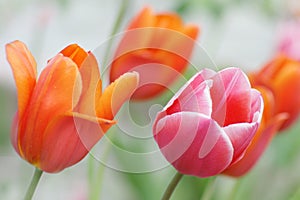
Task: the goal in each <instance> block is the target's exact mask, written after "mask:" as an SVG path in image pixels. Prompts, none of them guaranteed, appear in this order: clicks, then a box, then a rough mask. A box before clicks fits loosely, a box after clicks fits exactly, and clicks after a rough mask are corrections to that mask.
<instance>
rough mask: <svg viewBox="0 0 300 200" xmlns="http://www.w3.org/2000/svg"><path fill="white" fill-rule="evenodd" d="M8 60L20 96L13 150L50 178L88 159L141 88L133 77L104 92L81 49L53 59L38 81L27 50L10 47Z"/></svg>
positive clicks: (94, 65)
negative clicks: (48, 173) (131, 96)
mask: <svg viewBox="0 0 300 200" xmlns="http://www.w3.org/2000/svg"><path fill="white" fill-rule="evenodd" d="M6 54H7V60H8V62H9V63H10V66H11V68H12V71H13V75H14V79H15V82H16V86H17V93H18V111H17V113H16V115H15V117H14V120H13V124H12V133H11V140H12V143H13V146H14V148H15V150H16V151H17V153H18V154H19V155H20V156H21V157H22V158H24V159H25V160H27V161H28V162H29V163H31V164H33V165H35V166H36V167H37V168H39V169H41V170H43V171H46V172H50V173H53V172H59V171H61V170H63V169H65V168H66V167H69V166H72V165H74V164H76V163H77V162H79V161H80V160H81V159H82V158H84V156H85V155H86V154H87V153H88V151H89V150H90V149H91V148H92V147H93V146H94V145H95V144H96V142H97V141H98V140H99V139H100V138H101V137H102V135H103V134H104V133H105V132H106V131H107V130H108V129H109V128H110V127H111V126H112V125H113V124H115V123H116V122H115V121H114V120H113V118H114V115H115V114H116V112H117V111H118V109H119V108H120V107H121V105H122V104H123V102H124V101H126V100H127V99H128V98H129V97H130V95H131V94H132V93H133V92H134V90H135V88H136V87H137V85H138V75H137V73H135V72H132V73H127V74H124V75H123V76H121V77H120V78H119V79H117V80H116V81H115V82H114V83H112V84H111V85H109V86H108V87H107V88H106V89H105V90H104V91H103V92H102V84H101V79H100V73H99V69H98V64H97V61H96V58H95V57H94V55H93V54H92V53H91V52H86V51H84V50H83V49H82V48H81V47H79V46H78V45H76V44H73V45H69V46H68V47H66V48H65V49H63V50H62V51H61V52H60V53H59V54H57V55H56V56H55V57H54V58H52V59H50V60H49V62H48V63H47V66H46V68H45V69H43V71H42V72H41V74H40V76H39V78H37V70H36V62H35V60H34V58H33V56H32V55H31V53H30V51H29V50H28V49H27V47H26V46H25V44H23V43H22V42H20V41H14V42H12V43H10V44H7V45H6Z"/></svg>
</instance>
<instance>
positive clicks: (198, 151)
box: [153, 68, 263, 177]
mask: <svg viewBox="0 0 300 200" xmlns="http://www.w3.org/2000/svg"><path fill="white" fill-rule="evenodd" d="M262 111H263V100H262V97H261V94H260V93H259V92H258V91H257V90H255V89H252V88H251V86H250V83H249V80H248V78H247V76H246V75H245V74H244V73H243V72H242V71H241V70H240V69H238V68H227V69H224V70H222V71H220V72H218V73H216V72H214V71H212V70H209V69H204V70H202V71H200V72H199V73H197V74H196V75H195V76H194V77H192V78H191V79H190V80H189V81H188V82H187V83H186V84H185V85H184V86H183V87H182V88H181V89H180V90H179V91H178V92H177V93H176V94H175V96H174V97H173V98H172V99H171V100H170V101H169V103H168V104H167V105H166V106H165V108H164V109H163V110H162V111H161V112H159V113H158V114H157V117H156V119H155V122H154V126H153V134H154V138H155V140H156V142H157V144H158V146H159V148H160V149H161V152H162V154H163V155H164V156H165V158H166V159H167V160H168V161H169V162H170V163H171V164H172V165H173V166H174V167H175V168H176V169H177V170H178V171H179V172H180V173H182V174H188V175H195V176H199V177H208V176H214V175H216V174H219V173H222V172H223V171H224V170H226V169H227V168H228V167H229V166H231V165H233V164H234V163H237V162H239V160H240V159H241V158H242V157H243V155H244V153H245V151H246V150H247V148H248V147H249V145H250V143H251V142H252V140H253V137H254V136H255V133H256V131H257V128H258V126H259V124H260V121H261V116H262Z"/></svg>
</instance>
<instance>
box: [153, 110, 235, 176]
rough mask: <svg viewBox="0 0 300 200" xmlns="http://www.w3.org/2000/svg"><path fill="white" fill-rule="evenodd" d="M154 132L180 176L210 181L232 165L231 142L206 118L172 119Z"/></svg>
mask: <svg viewBox="0 0 300 200" xmlns="http://www.w3.org/2000/svg"><path fill="white" fill-rule="evenodd" d="M153 131H154V138H155V140H156V141H157V143H158V145H159V147H160V149H161V151H162V153H163V155H164V156H165V157H166V159H167V160H168V161H169V162H170V163H172V165H173V166H174V167H175V168H176V169H177V170H178V171H179V172H180V173H183V174H189V175H195V176H199V177H208V176H213V175H216V174H218V173H220V172H221V171H223V170H224V169H225V168H226V167H227V166H228V165H229V164H230V163H231V160H232V156H233V147H232V145H231V142H230V139H229V138H228V136H227V135H226V133H225V132H224V131H223V130H222V129H221V127H220V126H219V125H218V124H217V123H216V122H215V121H213V120H211V119H210V118H208V117H207V116H205V115H203V114H199V113H195V112H179V113H175V114H172V115H168V116H166V117H164V118H162V119H160V120H159V121H158V122H157V123H156V125H155V126H154V129H153Z"/></svg>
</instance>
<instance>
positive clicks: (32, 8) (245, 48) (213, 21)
mask: <svg viewBox="0 0 300 200" xmlns="http://www.w3.org/2000/svg"><path fill="white" fill-rule="evenodd" d="M121 4H122V0H84V1H83V0H73V1H70V0H52V1H50V0H43V1H37V0H27V1H20V0H0V69H1V70H0V108H1V109H0V199H7V200H10V199H11V200H15V199H21V198H22V197H23V195H24V194H25V191H26V189H27V186H28V184H29V182H30V179H31V176H32V173H33V167H32V166H31V165H29V164H28V163H27V162H26V161H24V160H22V159H21V158H19V156H18V155H17V153H16V152H15V151H14V149H13V148H12V146H11V143H10V124H11V119H12V116H13V115H14V112H15V111H16V108H17V97H16V88H15V84H14V80H13V76H12V72H11V70H10V67H9V65H8V63H7V61H6V55H5V44H6V43H9V42H11V41H13V40H21V41H23V42H25V43H26V44H27V45H28V48H29V49H30V50H31V51H32V53H33V55H34V57H35V59H36V61H37V63H38V71H39V72H40V70H41V69H42V68H43V67H45V64H46V62H47V60H48V59H49V58H51V57H53V56H54V55H55V54H56V53H57V52H59V51H60V50H61V49H62V48H63V47H65V46H67V45H68V44H70V43H77V44H79V45H80V46H82V47H83V48H85V49H87V50H94V49H97V48H98V47H99V45H100V46H101V45H102V46H103V44H105V43H106V42H107V39H108V38H109V35H110V33H111V30H112V28H113V25H114V22H115V18H116V17H117V14H118V10H119V8H120V5H121ZM145 5H148V6H151V7H152V8H153V10H154V11H155V12H163V11H172V12H177V13H179V14H180V15H181V16H182V17H183V19H184V21H185V22H189V23H194V24H197V25H199V27H200V29H201V33H200V36H199V37H198V43H199V44H200V45H201V47H202V48H203V49H205V50H206V52H207V54H208V55H209V57H210V58H211V60H212V61H213V62H214V63H215V64H216V66H218V67H221V68H222V67H226V66H235V67H240V68H242V69H244V70H245V71H246V72H250V71H253V70H255V69H258V68H260V67H262V66H263V65H264V64H265V63H266V62H268V61H269V60H270V59H271V58H272V57H273V56H274V55H275V53H276V50H277V47H278V40H279V37H280V30H281V29H282V26H284V25H285V24H286V23H289V22H290V21H292V20H294V19H295V18H296V17H297V16H298V15H299V13H300V3H299V2H298V1H297V0H294V1H293V0H289V1H288V0H287V1H281V0H224V1H220V0H190V1H185V0H164V1H161V0H151V1H150V0H129V7H128V10H127V12H126V13H125V15H124V17H123V19H122V23H121V26H120V29H119V30H120V31H122V30H124V28H125V27H126V24H127V23H128V22H129V20H130V19H131V18H132V17H133V16H135V15H136V14H137V13H138V12H139V11H140V10H141V9H142V8H143V7H144V6H145ZM299 40H300V35H299ZM100 56H101V55H100ZM193 56H194V57H195V58H196V59H195V60H200V61H199V63H196V64H198V65H201V66H202V67H206V66H205V64H206V63H205V62H201V58H198V57H197V55H195V54H194V55H193ZM207 67H211V66H207ZM187 73H192V72H191V70H190V71H189V70H188V72H187ZM187 76H189V74H187ZM169 97H170V96H168V95H166V96H164V98H163V99H162V100H161V99H160V100H158V99H156V100H152V101H149V102H147V103H148V104H147V106H145V105H144V104H136V105H135V107H134V103H130V104H128V106H129V107H134V109H133V108H132V109H133V111H134V112H136V115H137V116H141V115H142V113H143V112H144V110H143V111H142V109H144V108H145V107H146V108H150V107H151V105H152V104H154V102H155V101H157V102H159V103H160V104H162V106H163V105H164V103H165V102H167V100H168V99H169ZM157 102H156V103H157ZM147 112H148V111H147ZM149 112H150V111H149ZM150 115H151V113H150ZM152 116H153V115H152ZM137 118H138V117H137ZM150 118H151V116H150ZM141 120H144V119H143V118H142V119H141ZM145 120H146V121H147V120H148V121H147V122H140V123H150V122H149V119H145ZM299 130H300V125H298V124H296V125H295V126H293V127H292V128H290V129H289V130H287V131H285V132H283V133H281V134H280V135H278V136H276V138H275V139H274V140H273V141H272V143H271V145H270V146H269V147H268V149H267V151H266V152H265V153H264V155H263V157H262V158H261V159H260V161H259V163H258V164H257V165H256V166H255V168H254V169H253V170H252V171H251V172H250V173H248V174H247V175H245V176H244V177H242V178H240V179H234V178H230V177H227V176H218V177H216V178H208V179H203V180H201V179H199V178H196V177H188V176H186V177H184V179H183V180H182V182H181V183H180V184H179V186H178V188H177V190H176V192H175V194H174V198H173V199H200V197H201V196H202V199H215V200H223V199H226V200H234V199H236V200H238V199H249V200H254V199H255V200H257V199H263V200H286V199H291V200H297V199H300V173H299V169H300V145H299V144H300V137H299ZM116 132H118V127H113V128H112V129H110V131H109V132H108V133H107V135H108V136H111V137H112V138H115V137H118V136H116V134H117V133H116ZM146 134H147V135H151V129H149V130H148V133H146ZM118 142H119V143H118V144H117V146H119V147H124V148H127V150H130V151H132V152H143V151H144V150H141V149H140V148H142V147H141V146H143V145H142V144H131V143H130V140H128V141H126V142H123V143H122V142H120V140H118ZM148 142H149V143H151V144H150V145H153V144H154V143H153V140H151V139H149V141H148ZM103 143H105V142H103V141H100V143H99V144H98V145H97V146H99V147H96V148H98V149H97V150H95V152H96V153H97V152H99V151H101V145H105V144H103ZM112 154H113V152H110V153H109V154H108V156H107V155H106V154H105V155H104V154H103V155H101V156H100V157H101V158H98V157H97V156H93V155H92V156H87V157H86V158H85V159H84V160H83V161H81V162H80V163H78V164H77V165H75V166H73V167H70V168H68V169H66V170H64V171H63V172H60V173H58V174H44V175H43V177H42V179H41V182H40V184H39V186H38V189H37V192H36V194H35V197H34V199H42V200H43V199H58V200H59V199H72V200H73V199H75V200H84V199H88V198H89V197H91V193H93V194H95V196H99V197H100V198H97V199H104V200H107V199H110V200H119V199H122V200H141V199H143V200H152V199H159V198H160V197H161V194H162V193H163V191H164V189H165V187H166V185H167V184H168V183H169V180H170V179H171V178H172V177H173V174H174V173H175V170H174V169H173V168H172V167H171V166H166V167H164V168H161V169H159V170H155V171H152V172H150V171H147V170H144V171H143V170H142V169H144V168H143V166H147V165H149V163H143V162H144V161H139V160H136V161H133V162H134V163H131V164H136V165H137V166H138V167H139V166H141V168H142V169H141V173H128V172H126V170H116V169H114V167H110V166H109V165H105V161H103V160H105V159H107V158H106V157H109V158H110V159H111V158H113V161H112V163H117V164H118V165H119V166H123V165H124V166H126V165H127V164H128V162H129V161H128V160H126V159H124V158H122V156H120V155H116V154H115V155H112ZM95 158H96V159H95ZM97 159H98V160H99V159H100V161H101V160H102V161H103V162H98V161H97ZM102 163H104V164H102ZM120 168H121V169H126V167H123V168H122V167H120ZM124 171H125V172H124ZM97 178H99V180H100V179H101V181H99V180H97ZM95 179H96V180H95ZM204 187H207V188H209V189H207V190H206V191H205V192H204V191H203V190H204Z"/></svg>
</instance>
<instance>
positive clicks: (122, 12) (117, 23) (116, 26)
mask: <svg viewBox="0 0 300 200" xmlns="http://www.w3.org/2000/svg"><path fill="white" fill-rule="evenodd" d="M121 1H122V4H121V6H120V9H119V12H118V15H117V18H116V20H115V22H114V26H113V28H112V30H111V33H110V39H109V40H108V44H107V47H106V51H105V55H104V58H103V63H104V65H105V66H106V65H107V64H108V63H106V62H107V59H108V55H109V53H110V50H111V47H112V42H113V39H112V36H114V35H115V34H116V33H117V31H118V30H119V28H120V25H121V23H122V20H123V18H124V15H125V13H126V11H127V9H128V7H129V0H121Z"/></svg>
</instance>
